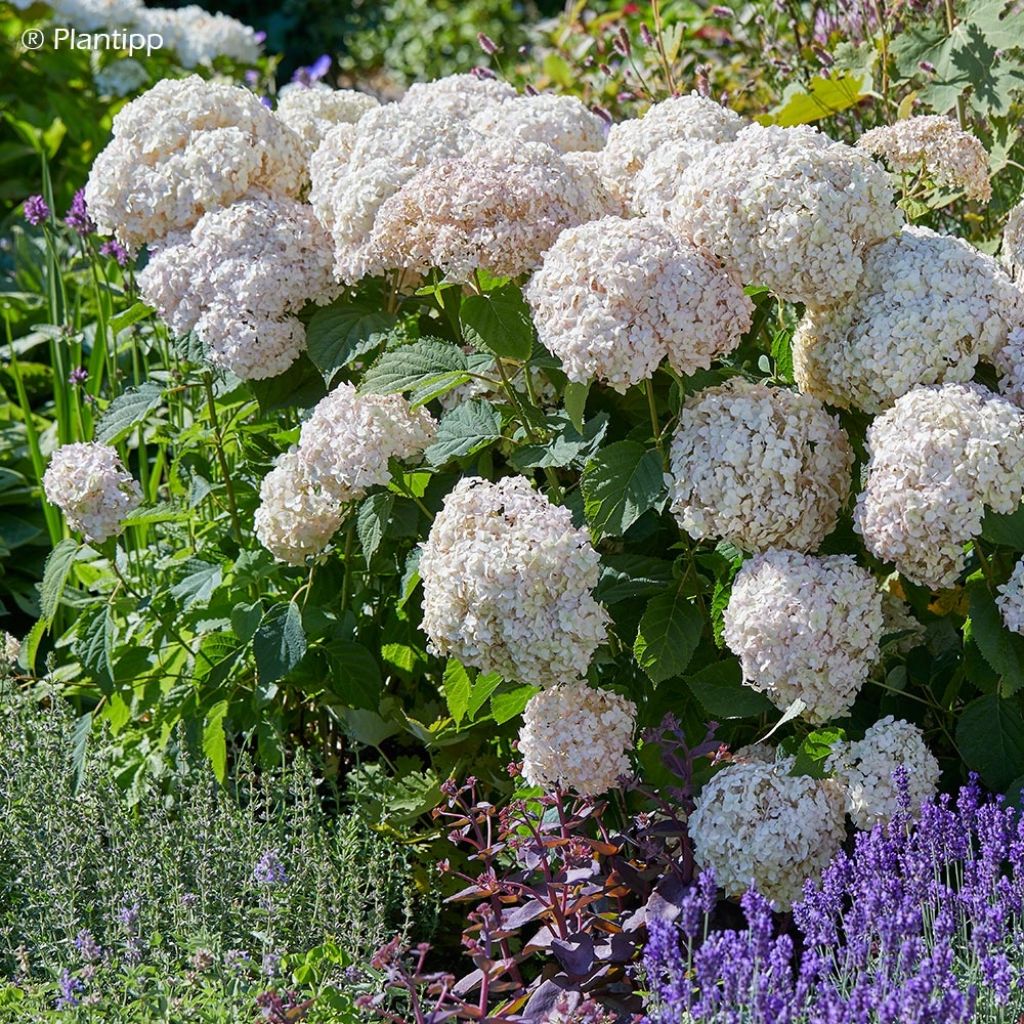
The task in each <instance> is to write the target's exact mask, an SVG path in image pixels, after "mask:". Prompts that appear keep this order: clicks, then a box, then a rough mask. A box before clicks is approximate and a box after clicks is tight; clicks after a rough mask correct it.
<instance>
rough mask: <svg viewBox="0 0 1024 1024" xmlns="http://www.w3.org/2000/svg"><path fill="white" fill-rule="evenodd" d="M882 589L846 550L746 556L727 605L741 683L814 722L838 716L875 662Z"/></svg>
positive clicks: (850, 703)
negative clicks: (798, 707)
mask: <svg viewBox="0 0 1024 1024" xmlns="http://www.w3.org/2000/svg"><path fill="white" fill-rule="evenodd" d="M882 622H883V620H882V595H881V594H880V593H879V592H878V590H877V588H876V587H875V581H874V577H872V575H871V573H869V572H868V571H867V570H866V569H862V568H861V567H860V566H858V565H857V563H856V562H855V561H854V559H853V556H852V555H825V556H816V555H805V554H801V553H800V552H798V551H787V550H782V549H775V550H772V551H766V552H765V553H764V554H761V555H757V556H755V557H754V558H752V559H750V561H748V562H745V563H744V565H743V567H742V568H741V569H740V571H739V573H738V574H737V576H736V580H735V582H734V583H733V587H732V596H731V597H730V599H729V604H728V607H727V608H726V609H725V630H724V637H725V642H726V644H727V645H728V646H729V649H730V650H731V651H732V652H733V653H734V654H736V655H738V656H739V659H740V664H741V665H742V667H743V682H744V683H746V685H747V686H749V687H751V688H752V689H755V690H758V691H760V692H762V693H764V694H766V695H767V697H768V698H769V699H770V700H771V702H772V703H773V704H774V705H775V706H776V707H777V708H779V709H780V710H785V709H786V708H788V707H789V706H790V705H791V704H792V703H793V701H795V700H800V701H802V702H803V705H804V708H803V710H802V711H801V715H802V716H803V717H804V718H806V719H807V720H808V721H810V722H813V723H815V724H821V723H822V722H827V721H829V720H830V719H833V718H838V717H840V716H841V715H844V714H845V713H846V712H847V711H849V710H850V708H851V707H852V706H853V702H854V700H855V699H856V697H857V694H858V693H859V692H860V689H861V687H862V686H863V685H864V683H865V682H866V681H867V678H868V676H869V674H870V672H871V669H872V667H873V666H874V664H875V662H876V661H877V660H878V654H879V651H878V641H879V638H880V636H881V634H882Z"/></svg>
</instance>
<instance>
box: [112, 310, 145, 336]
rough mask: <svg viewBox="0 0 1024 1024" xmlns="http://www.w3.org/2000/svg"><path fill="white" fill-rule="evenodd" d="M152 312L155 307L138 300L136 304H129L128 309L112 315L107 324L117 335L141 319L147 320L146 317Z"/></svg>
mask: <svg viewBox="0 0 1024 1024" xmlns="http://www.w3.org/2000/svg"><path fill="white" fill-rule="evenodd" d="M152 313H153V308H152V307H151V306H147V305H146V303H144V302H136V303H135V304H134V305H132V306H129V307H128V309H126V310H123V311H122V312H120V313H116V314H115V315H114V316H112V317H111V318H110V320H109V321H108V323H107V326H108V327H109V328H110V330H111V332H112V333H113V334H115V335H117V334H120V333H121V331H123V330H124V329H125V328H126V327H131V326H132V324H137V323H138V322H139V321H140V320H145V319H146V317H147V316H150V315H151V314H152Z"/></svg>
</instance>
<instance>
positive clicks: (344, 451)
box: [296, 384, 437, 503]
mask: <svg viewBox="0 0 1024 1024" xmlns="http://www.w3.org/2000/svg"><path fill="white" fill-rule="evenodd" d="M436 429H437V423H436V422H435V420H434V418H433V417H432V416H431V415H430V413H429V412H427V410H426V409H422V408H420V409H413V408H412V407H411V406H410V405H409V403H408V402H407V401H406V400H405V398H403V397H402V396H401V395H360V394H358V393H357V392H356V389H355V387H353V385H351V384H339V385H338V386H337V387H336V388H335V389H334V390H333V391H332V392H331V393H330V394H329V395H327V396H326V397H325V398H321V399H320V401H319V402H317V404H316V406H314V408H313V411H312V412H311V413H310V415H309V419H308V420H306V422H305V423H303V425H302V429H301V430H300V432H299V446H298V453H297V460H296V467H297V469H298V470H299V471H300V472H301V473H302V475H303V477H304V478H305V480H307V481H308V483H309V485H310V486H311V487H315V488H318V489H319V491H320V493H321V494H322V495H323V496H324V497H325V498H328V499H330V500H331V501H334V502H338V503H343V502H346V501H354V500H355V499H357V498H361V497H362V496H363V495H364V494H365V493H366V492H367V491H368V490H369V489H370V488H371V487H379V486H383V485H384V484H386V483H388V481H389V480H390V479H391V471H390V470H389V469H388V460H389V459H408V458H411V457H412V456H413V455H418V454H419V453H420V452H422V451H423V449H424V448H426V447H427V445H429V444H430V442H431V441H433V439H434V433H435V431H436Z"/></svg>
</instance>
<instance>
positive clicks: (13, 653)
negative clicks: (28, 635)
mask: <svg viewBox="0 0 1024 1024" xmlns="http://www.w3.org/2000/svg"><path fill="white" fill-rule="evenodd" d="M20 657H21V641H20V640H19V639H18V638H17V637H16V636H13V635H12V634H10V633H8V632H6V631H5V632H4V634H3V646H2V647H0V674H3V675H10V674H11V673H12V672H13V671H14V670H15V669H16V668H17V667H18V658H20Z"/></svg>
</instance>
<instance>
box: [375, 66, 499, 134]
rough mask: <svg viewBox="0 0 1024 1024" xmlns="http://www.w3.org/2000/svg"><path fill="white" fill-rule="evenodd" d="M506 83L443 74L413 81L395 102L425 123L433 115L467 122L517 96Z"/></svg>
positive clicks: (470, 76)
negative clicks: (430, 79)
mask: <svg viewBox="0 0 1024 1024" xmlns="http://www.w3.org/2000/svg"><path fill="white" fill-rule="evenodd" d="M517 95H518V94H517V93H516V91H515V89H513V88H512V86H511V85H509V84H508V82H501V81H498V79H496V78H488V77H487V76H486V75H475V74H472V73H470V74H462V75H446V76H445V77H444V78H438V79H435V80H434V81H433V82H414V83H413V84H412V85H410V86H409V88H408V89H407V90H406V93H405V95H404V96H403V97H402V98H401V99H400V100H399V101H398V103H397V104H395V105H396V106H398V107H401V108H403V109H404V110H406V111H409V112H410V113H412V114H414V115H415V116H416V117H418V118H419V119H421V120H426V121H428V123H429V118H431V117H434V116H436V115H440V116H442V117H455V118H458V119H460V120H462V121H470V120H472V119H473V118H474V117H476V116H477V115H478V114H480V113H482V112H483V111H485V110H489V109H490V108H491V107H495V106H498V105H500V104H503V103H508V102H509V101H510V100H514V99H516V97H517Z"/></svg>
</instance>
